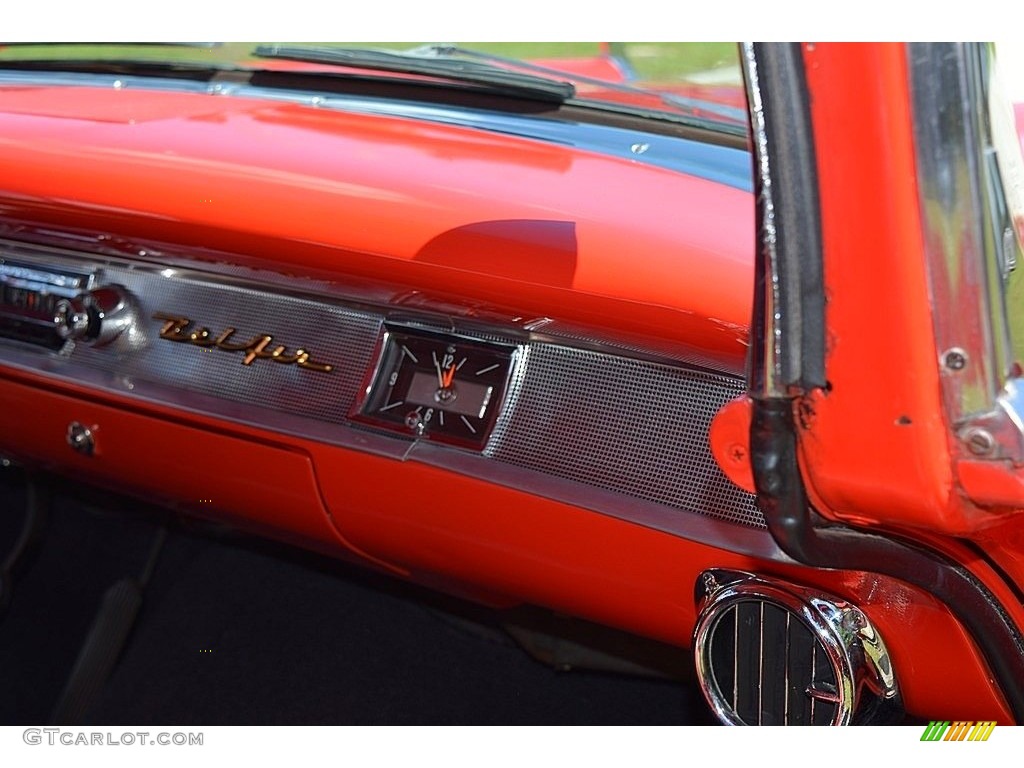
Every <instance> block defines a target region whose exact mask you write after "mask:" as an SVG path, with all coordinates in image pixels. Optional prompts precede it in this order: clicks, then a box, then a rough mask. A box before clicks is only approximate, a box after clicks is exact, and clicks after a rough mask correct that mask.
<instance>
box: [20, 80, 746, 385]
mask: <svg viewBox="0 0 1024 768" xmlns="http://www.w3.org/2000/svg"><path fill="white" fill-rule="evenodd" d="M0 165H2V166H3V167H4V168H5V169H6V176H7V183H6V190H5V192H4V195H3V197H2V198H0V214H2V215H3V216H5V217H7V218H9V219H19V220H25V221H32V222H43V223H55V222H59V223H61V224H62V225H65V226H68V225H74V226H77V227H81V228H85V229H92V230H96V231H101V232H109V233H114V234H117V235H118V236H120V237H129V238H136V239H138V240H151V241H161V242H167V243H176V244H183V245H185V246H192V245H194V246H201V247H203V248H207V249H217V250H221V251H226V252H230V253H232V254H237V260H239V261H243V262H244V261H245V260H246V259H250V258H251V259H257V260H260V261H262V262H264V263H265V262H266V261H268V260H269V261H273V262H275V263H277V264H279V265H280V267H279V269H280V270H281V271H286V272H289V273H292V274H304V273H307V272H310V273H312V272H321V273H322V271H324V270H328V271H331V272H335V273H339V274H340V273H344V274H354V275H360V276H363V277H373V278H384V279H387V280H389V281H394V282H396V283H402V284H407V285H411V286H415V287H416V288H418V289H420V290H423V291H428V292H434V293H437V294H443V295H446V296H449V297H461V298H463V299H472V300H474V301H479V302H484V303H490V304H493V305H495V306H502V307H506V308H508V309H510V310H513V311H515V312H518V313H523V314H524V315H529V316H537V315H547V316H554V315H556V314H558V315H559V316H560V317H564V318H566V319H573V320H578V321H585V322H591V323H597V324H599V325H602V326H609V327H614V328H616V329H619V330H623V331H633V332H639V333H645V334H651V335H655V336H660V337H662V338H666V339H669V340H685V341H687V342H688V343H691V344H695V345H697V346H698V347H701V348H703V349H705V350H706V351H709V352H711V353H713V354H715V355H718V356H719V357H722V358H723V359H727V360H728V361H730V363H731V364H733V365H735V364H737V363H739V364H742V359H743V356H744V355H745V349H746V347H745V343H746V326H747V323H748V321H749V317H750V300H751V295H752V266H751V265H752V261H753V236H754V221H753V200H752V197H751V195H750V194H749V193H748V192H745V191H742V190H738V189H735V188H732V187H729V186H725V185H722V184H719V183H715V182H712V181H708V180H705V179H702V178H698V177H695V176H689V175H685V174H681V173H678V172H675V171H669V170H665V169H662V168H658V167H654V166H651V165H646V164H641V163H638V162H635V161H631V160H628V159H623V158H616V157H610V156H606V155H602V154H598V153H595V152H588V151H581V150H579V149H576V148H572V147H567V146H563V145H559V144H555V143H547V142H542V141H538V140H533V139H526V138H520V137H516V136H510V135H504V134H499V133H494V132H486V131H481V130H476V129H472V128H464V127H457V126H450V125H442V124H437V123H432V122H425V121H419V120H410V119H403V118H397V117H382V116H373V115H365V114H352V113H346V112H344V111H338V110H334V109H316V108H311V107H307V106H301V105H298V104H292V103H286V102H276V101H273V102H272V101H262V100H255V99H246V98H235V97H222V96H211V95H205V94H187V93H168V92H160V93H153V92H146V91H143V90H133V89H123V90H113V89H94V88H84V87H63V88H61V87H52V88H34V87H6V88H3V89H0Z"/></svg>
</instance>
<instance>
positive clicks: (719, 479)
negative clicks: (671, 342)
mask: <svg viewBox="0 0 1024 768" xmlns="http://www.w3.org/2000/svg"><path fill="white" fill-rule="evenodd" d="M743 390H744V384H743V382H742V381H740V380H738V379H733V378H730V377H727V376H719V375H716V374H711V373H705V372H702V371H695V370H691V369H687V368H677V367H672V366H668V365H662V364H658V363H651V362H646V361H642V360H635V359H631V358H625V357H618V356H616V355H609V354H604V353H601V352H594V351H590V350H584V349H578V348H574V347H567V346H561V345H557V344H532V345H531V346H530V352H529V356H528V359H527V362H526V365H525V371H523V372H522V373H521V374H520V376H519V381H518V382H517V386H516V387H515V392H514V397H513V398H512V399H510V400H509V402H508V407H507V408H506V411H505V413H504V414H503V416H502V417H501V418H500V419H499V421H498V424H497V425H496V427H495V432H494V435H493V436H492V438H491V443H490V445H489V446H488V448H487V454H488V455H489V456H491V457H492V458H494V459H495V460H497V461H502V462H507V463H509V464H515V465H517V466H520V467H526V468H529V469H534V470H537V471H540V472H546V473H549V474H553V475H559V476H564V477H570V478H573V479H575V480H576V481H578V482H582V483H587V484H588V485H592V486H595V487H598V488H606V489H610V490H615V491H618V492H620V493H625V494H628V495H630V496H635V497H637V498H640V499H645V500H647V501H652V502H656V503H659V504H665V505H668V506H671V507H675V508H677V509H683V510H687V511H690V512H698V513H700V514H705V515H709V516H711V517H716V518H720V519H726V520H730V521H732V522H736V523H742V524H744V525H752V526H756V527H764V518H763V516H762V515H761V512H760V511H759V510H758V509H757V506H756V504H755V497H754V496H753V495H751V494H748V493H745V492H744V491H742V490H740V489H739V488H737V487H736V486H734V485H733V484H732V483H731V482H730V481H729V480H728V479H727V478H726V477H725V475H724V474H723V473H722V471H721V470H720V469H719V468H718V465H717V464H716V463H715V460H714V458H713V457H712V455H711V448H710V446H709V445H708V430H709V429H710V426H711V420H712V419H713V418H714V416H715V414H716V413H717V412H718V410H719V409H720V408H721V407H722V406H723V405H725V403H727V402H728V401H730V400H732V399H733V398H734V397H736V396H738V395H740V394H741V393H742V392H743Z"/></svg>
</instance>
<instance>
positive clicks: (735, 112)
mask: <svg viewBox="0 0 1024 768" xmlns="http://www.w3.org/2000/svg"><path fill="white" fill-rule="evenodd" d="M410 53H411V54H415V55H419V56H424V57H426V56H465V57H468V58H472V59H476V60H480V61H485V62H493V63H496V64H505V65H507V66H510V67H517V68H518V69H520V70H526V71H528V72H536V73H537V74H540V75H551V76H558V75H562V76H565V74H566V73H564V72H562V71H561V70H558V69H555V68H554V67H546V66H544V65H542V64H535V63H534V62H532V61H523V60H521V59H513V58H509V57H507V56H499V55H497V54H494V53H485V52H483V51H475V50H473V49H472V48H462V47H460V46H457V45H451V44H448V43H444V44H432V45H424V46H420V47H419V48H415V49H413V50H412V51H410ZM571 77H572V79H573V80H574V81H575V82H577V83H587V84H588V85H594V86H597V87H599V88H605V89H607V90H609V91H617V92H619V93H627V94H636V95H638V96H647V97H651V98H655V99H660V100H661V101H662V103H664V104H665V105H666V106H668V107H671V108H673V109H681V110H685V111H687V112H690V113H691V115H693V116H692V117H691V118H690V121H691V122H693V123H695V124H697V125H698V127H703V128H710V129H712V130H718V131H724V132H726V133H733V134H735V135H737V136H745V135H746V131H747V128H746V117H747V115H746V112H745V111H744V110H742V109H739V108H738V107H731V106H728V105H726V104H717V103H715V102H712V101H705V100H703V99H693V98H686V97H683V96H679V95H676V94H672V93H664V92H662V91H658V90H653V89H650V88H638V87H637V86H635V85H629V84H627V83H617V82H613V81H611V80H602V79H600V78H597V77H588V76H587V75H577V74H573V75H571ZM580 101H581V102H584V103H585V99H584V98H581V99H580ZM601 106H602V108H604V109H608V110H614V109H616V105H614V104H608V103H602V104H601ZM619 109H620V110H621V111H623V112H637V113H643V114H646V115H647V116H650V117H654V118H661V119H664V118H665V117H666V115H656V114H654V113H653V111H651V110H649V109H643V108H641V107H620V108H619ZM700 113H704V114H712V115H716V116H718V117H722V118H726V119H728V120H731V121H733V122H734V123H735V125H723V124H717V123H713V122H709V121H707V120H705V119H702V118H700V117H696V115H698V114H700Z"/></svg>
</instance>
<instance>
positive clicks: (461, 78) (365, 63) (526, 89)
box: [253, 45, 576, 104]
mask: <svg viewBox="0 0 1024 768" xmlns="http://www.w3.org/2000/svg"><path fill="white" fill-rule="evenodd" d="M253 55H254V56H256V57H258V58H263V59H285V60H287V61H303V62H308V63H310V64H330V65H337V66H343V67H352V68H355V69H371V70H376V71H379V72H395V73H399V74H405V75H426V76H429V77H439V78H444V79H446V80H454V81H458V82H462V83H471V84H473V85H484V86H488V87H490V88H499V89H502V90H505V91H507V92H509V93H511V94H513V95H517V96H526V97H529V98H533V99H542V100H545V101H553V102H556V103H559V104H560V103H562V102H564V101H568V100H569V99H571V98H573V97H574V96H575V95H576V88H575V86H574V85H573V84H572V83H570V82H567V81H565V80H553V79H551V78H547V77H538V76H537V75H531V74H526V73H524V72H516V71H513V70H510V69H505V68H504V67H498V66H494V65H492V64H486V63H483V62H479V61H469V60H467V59H463V58H454V57H444V56H433V55H431V56H421V55H419V54H415V53H395V52H391V51H379V50H373V49H361V48H315V47H307V46H283V45H282V46H279V45H261V46H259V47H257V48H256V50H255V51H253Z"/></svg>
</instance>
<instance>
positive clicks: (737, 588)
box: [693, 569, 903, 725]
mask: <svg viewBox="0 0 1024 768" xmlns="http://www.w3.org/2000/svg"><path fill="white" fill-rule="evenodd" d="M696 596H697V604H698V608H699V615H698V619H697V625H696V628H695V630H694V644H693V648H694V656H695V660H696V665H697V676H698V679H699V681H700V685H701V689H702V690H703V692H704V696H705V698H706V699H707V701H708V704H709V705H710V706H711V709H712V710H713V711H714V713H715V715H716V716H717V717H718V718H719V719H720V720H721V721H722V722H723V723H726V724H729V725H812V724H817V725H853V724H860V725H863V724H880V723H885V722H892V721H893V720H895V719H897V718H899V717H901V716H902V714H903V707H902V701H901V699H900V694H899V688H898V686H897V683H896V677H895V674H894V673H893V669H892V665H891V663H890V660H889V654H888V651H887V650H886V647H885V643H884V642H883V641H882V638H881V637H880V636H879V634H878V632H877V631H876V630H875V628H874V627H873V626H872V624H871V622H870V621H869V620H868V618H867V616H866V615H865V614H864V613H863V612H862V611H861V610H860V609H859V608H857V607H856V606H854V605H851V604H850V603H848V602H846V601H844V600H842V599H840V598H836V597H833V596H830V595H827V594H823V593H820V592H817V591H815V590H811V589H807V588H805V587H801V586H798V585H795V584H790V583H787V582H784V581H781V580H778V579H773V578H768V577H763V576H758V575H755V574H752V573H746V572H743V571H728V570H718V569H712V570H708V571H705V572H704V573H702V574H701V576H700V578H699V579H698V582H697V585H696ZM754 632H756V633H757V639H756V643H755V642H753V638H752V634H753V633H754ZM755 646H756V650H755ZM808 654H809V655H808ZM819 660H821V661H822V662H823V663H819ZM745 665H749V667H750V669H749V672H751V673H753V672H754V671H755V670H754V666H755V665H756V674H757V676H758V677H757V681H756V684H755V683H754V682H753V681H752V680H750V679H742V680H741V679H740V678H741V675H742V673H743V672H744V666H745ZM743 689H745V690H743ZM755 699H756V701H755Z"/></svg>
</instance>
